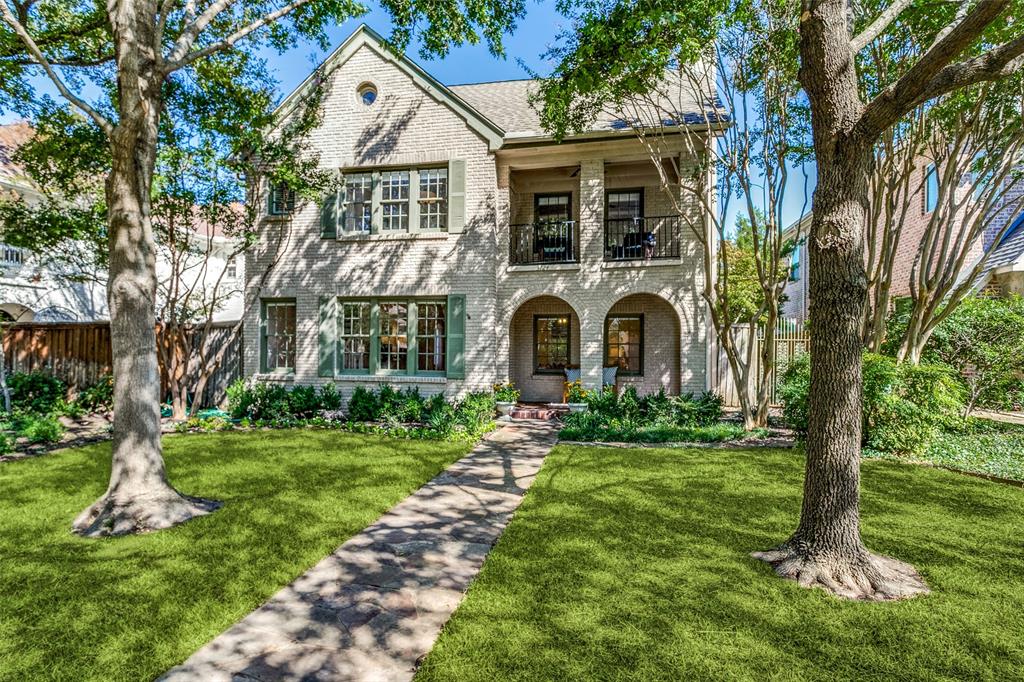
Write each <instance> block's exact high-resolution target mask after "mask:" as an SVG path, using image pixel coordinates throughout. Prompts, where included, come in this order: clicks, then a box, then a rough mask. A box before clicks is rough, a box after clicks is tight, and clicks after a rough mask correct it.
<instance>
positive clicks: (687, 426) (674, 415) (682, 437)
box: [561, 386, 743, 442]
mask: <svg viewBox="0 0 1024 682" xmlns="http://www.w3.org/2000/svg"><path fill="white" fill-rule="evenodd" d="M587 405H588V407H589V409H588V411H587V412H576V413H570V414H568V415H566V416H565V418H564V428H563V429H562V432H561V437H562V438H565V439H567V440H592V441H609V440H612V441H626V442H631V441H638V442H641V441H642V442H667V441H672V440H678V441H708V440H722V439H726V440H728V439H732V438H735V437H738V436H737V434H739V435H742V434H743V429H742V428H738V427H731V426H729V427H728V428H724V425H720V424H718V423H717V422H718V420H719V419H721V416H722V398H720V397H719V396H717V395H715V394H713V393H705V394H703V395H701V396H700V397H699V398H694V397H693V395H692V394H688V395H683V396H668V395H666V394H665V392H664V391H659V392H658V393H653V394H650V395H646V396H643V397H640V396H638V394H637V391H636V388H635V387H633V386H627V387H626V388H625V389H623V391H622V393H621V395H616V393H615V392H614V391H607V390H606V391H601V392H597V393H593V394H591V395H590V396H589V398H588V400H587ZM719 427H723V428H719Z"/></svg>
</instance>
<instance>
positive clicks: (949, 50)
mask: <svg viewBox="0 0 1024 682" xmlns="http://www.w3.org/2000/svg"><path fill="white" fill-rule="evenodd" d="M1008 5H1009V0H979V2H978V3H977V4H976V5H975V6H974V9H973V10H972V11H971V12H969V13H968V14H966V15H965V16H963V18H962V19H960V20H959V21H958V22H954V23H953V24H952V25H950V26H947V27H946V28H944V29H942V31H940V32H939V36H940V37H939V38H938V39H937V40H936V41H935V42H934V43H933V44H932V46H931V47H930V48H928V50H927V51H926V52H925V53H924V54H923V55H921V58H920V59H918V60H917V63H916V64H914V65H913V66H912V67H910V69H909V70H908V71H907V72H906V73H905V74H903V76H902V77H901V78H900V79H899V80H897V81H896V82H895V83H893V84H891V85H890V86H889V87H887V88H886V89H885V90H883V91H882V92H880V93H879V94H878V96H876V97H875V98H874V99H873V100H872V101H871V102H870V103H869V104H868V105H867V107H865V109H864V112H863V114H862V115H861V118H860V120H859V121H858V122H857V125H856V126H855V127H854V134H855V135H860V136H861V139H865V140H874V139H875V138H876V137H877V136H878V134H880V133H881V131H883V130H885V129H886V128H888V127H889V126H891V125H893V124H895V123H896V122H897V121H898V120H899V119H900V118H901V117H902V116H904V115H905V114H906V113H907V112H908V111H910V110H911V109H913V108H914V107H915V106H916V105H917V104H919V103H920V102H921V101H923V99H926V98H927V97H928V95H929V93H930V92H934V87H933V83H934V81H935V79H936V78H937V77H939V75H940V74H942V73H944V70H945V69H946V68H948V65H949V63H950V62H951V61H952V60H953V59H954V58H955V57H956V56H957V55H959V54H960V53H961V52H963V51H964V50H965V49H967V48H968V47H970V45H971V44H972V43H974V41H975V40H977V39H978V37H979V36H980V35H981V34H982V33H983V32H984V31H985V29H986V28H987V27H988V26H989V24H991V23H992V22H993V21H995V20H996V18H998V17H999V15H1000V14H1002V12H1003V10H1005V9H1006V8H1007V6H1008ZM1013 42H1017V41H1016V40H1015V41H1013ZM1009 44H1010V43H1008V45H1009ZM996 49H999V48H996ZM983 56H984V55H983ZM970 61H973V60H970ZM973 82H977V81H973ZM954 87H957V86H954ZM943 92H945V91H943ZM938 94H942V93H941V92H939V93H938ZM931 96H935V95H931Z"/></svg>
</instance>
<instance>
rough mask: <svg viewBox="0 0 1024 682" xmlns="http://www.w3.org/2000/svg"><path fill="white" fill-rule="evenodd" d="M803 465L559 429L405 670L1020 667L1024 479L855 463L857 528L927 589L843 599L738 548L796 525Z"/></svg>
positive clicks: (931, 675)
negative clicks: (433, 633) (562, 442)
mask: <svg viewBox="0 0 1024 682" xmlns="http://www.w3.org/2000/svg"><path fill="white" fill-rule="evenodd" d="M802 467H803V458H802V456H801V454H800V453H799V451H796V452H790V451H771V450H760V451H717V450H697V449H686V450H679V449H673V450H667V449H662V450H655V449H597V448H587V447H579V446H559V447H558V448H556V449H555V450H554V451H553V452H552V454H551V455H550V456H549V457H548V459H547V461H546V463H545V465H544V468H543V469H542V471H541V473H540V476H539V477H538V479H537V482H536V483H535V484H534V486H533V488H532V489H531V490H530V492H529V493H528V494H527V497H526V499H525V501H524V503H523V505H522V507H521V508H520V509H519V511H518V512H517V513H516V516H515V518H514V520H513V521H512V523H511V525H510V526H509V528H508V529H507V530H506V532H505V534H504V536H503V537H502V538H501V540H500V542H499V544H498V545H497V547H496V549H495V550H494V551H493V552H492V553H491V555H490V556H489V557H488V559H487V562H486V564H485V565H484V569H483V571H482V573H481V574H480V576H479V577H478V579H477V581H476V582H475V583H474V584H473V585H472V587H471V588H470V590H469V594H468V596H467V598H466V600H465V601H464V602H463V603H462V605H461V606H460V607H459V610H458V611H457V612H456V614H455V616H454V617H453V619H452V620H451V621H449V623H448V624H447V625H446V626H445V631H444V633H443V634H442V636H441V637H440V639H439V640H438V643H437V644H436V646H435V648H434V650H433V652H432V653H431V654H430V656H429V657H428V658H427V660H426V662H425V664H424V667H423V668H422V669H421V671H420V674H419V675H418V677H417V682H428V681H432V680H446V681H447V680H460V681H461V680H481V681H491V680H511V679H515V680H594V679H598V680H624V679H631V680H655V679H659V680H688V679H730V680H733V679H747V680H765V679H772V680H775V679H778V680H807V679H822V680H832V679H859V680H890V679H899V680H910V679H917V680H939V679H992V680H997V679H998V680H1001V679H1021V678H1022V677H1024V637H1022V635H1021V633H1024V579H1022V575H1024V568H1022V567H1024V490H1021V489H1019V488H1013V487H1010V486H1006V485H1001V484H997V483H991V482H987V481H982V480H979V479H975V478H971V477H968V476H964V475H962V474H956V473H952V472H948V471H943V470H938V469H932V468H927V467H921V466H913V465H906V464H899V463H893V462H885V461H868V462H865V463H864V464H863V471H864V504H863V518H864V535H865V538H866V541H867V543H868V545H869V546H870V547H871V548H872V549H874V550H876V551H880V552H884V553H887V554H892V555H895V556H897V557H899V558H900V559H903V560H906V561H910V562H912V563H913V564H914V565H915V566H917V567H918V569H919V570H920V571H921V572H922V573H923V574H924V576H925V578H926V579H927V581H928V583H929V585H931V587H932V589H933V590H934V592H933V593H932V594H931V595H929V596H926V597H922V598H918V599H915V600H912V601H907V602H899V603H850V602H844V601H840V600H838V599H836V598H833V597H831V596H829V595H827V594H825V593H824V592H822V591H820V590H815V591H809V590H804V589H801V588H799V587H798V586H797V585H796V584H795V583H792V582H787V581H783V580H780V579H778V578H776V577H775V576H774V574H772V573H771V571H770V569H769V567H768V566H767V565H765V564H763V563H760V562H757V561H755V560H753V559H751V558H750V557H749V553H750V552H751V551H753V550H758V549H765V548H767V547H770V546H772V545H773V544H775V543H778V542H779V541H781V540H783V539H785V537H786V535H787V533H788V532H790V531H791V530H792V529H793V527H794V526H795V524H796V519H797V515H798V513H799V507H800V490H801V483H802Z"/></svg>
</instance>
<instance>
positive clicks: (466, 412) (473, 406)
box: [455, 392, 496, 434]
mask: <svg viewBox="0 0 1024 682" xmlns="http://www.w3.org/2000/svg"><path fill="white" fill-rule="evenodd" d="M495 409H496V407H495V401H494V395H493V394H491V393H484V392H480V393H468V394H466V397H465V398H463V399H462V400H461V401H460V402H459V405H458V407H456V408H455V422H456V424H458V425H460V426H462V427H463V428H465V429H466V431H467V432H468V433H470V434H478V433H482V432H483V431H485V430H486V429H487V428H488V427H489V426H490V425H491V423H492V422H493V421H494V411H495Z"/></svg>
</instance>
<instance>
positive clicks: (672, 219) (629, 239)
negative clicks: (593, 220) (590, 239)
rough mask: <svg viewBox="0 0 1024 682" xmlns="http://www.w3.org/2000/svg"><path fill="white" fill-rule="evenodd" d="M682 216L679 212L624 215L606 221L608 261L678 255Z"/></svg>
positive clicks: (606, 255) (605, 255) (676, 256)
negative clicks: (674, 213) (638, 215)
mask: <svg viewBox="0 0 1024 682" xmlns="http://www.w3.org/2000/svg"><path fill="white" fill-rule="evenodd" d="M681 229H682V219H681V218H680V217H679V216H677V215H666V216H645V217H642V218H639V217H638V218H621V219H612V220H606V221H605V223H604V259H605V260H606V261H631V260H656V259H675V258H679V254H680V249H679V244H680V233H681Z"/></svg>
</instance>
